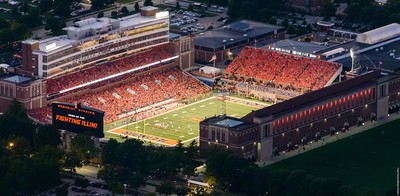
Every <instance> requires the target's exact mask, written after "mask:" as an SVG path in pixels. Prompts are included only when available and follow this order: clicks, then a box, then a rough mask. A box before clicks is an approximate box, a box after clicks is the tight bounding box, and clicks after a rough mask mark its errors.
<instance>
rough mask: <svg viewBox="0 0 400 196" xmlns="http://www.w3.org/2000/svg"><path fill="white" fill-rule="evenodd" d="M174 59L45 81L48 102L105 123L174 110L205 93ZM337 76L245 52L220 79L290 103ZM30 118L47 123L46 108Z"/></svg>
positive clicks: (161, 56) (318, 66) (166, 53)
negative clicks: (75, 106) (74, 106)
mask: <svg viewBox="0 0 400 196" xmlns="http://www.w3.org/2000/svg"><path fill="white" fill-rule="evenodd" d="M172 56H173V52H172V51H170V50H169V49H168V47H167V46H166V45H161V46H156V47H152V48H150V49H146V50H143V51H138V52H136V53H135V54H133V55H131V56H125V57H123V58H120V59H117V60H114V61H110V62H105V63H101V64H98V65H95V66H92V67H88V68H85V69H82V70H79V71H75V72H71V73H68V74H65V75H63V76H60V77H55V78H49V79H47V93H48V97H47V99H48V100H49V101H53V100H54V101H65V102H80V103H82V104H83V105H84V106H89V107H93V108H96V109H99V110H102V111H105V117H104V122H105V123H110V122H114V121H116V120H119V119H122V118H126V117H133V118H134V119H136V120H137V119H143V118H147V117H151V116H154V115H155V114H158V113H160V112H163V111H165V110H169V109H171V108H175V107H178V106H179V105H180V102H179V100H182V99H188V98H195V97H198V96H201V95H203V94H204V93H205V92H207V91H209V88H208V87H207V86H206V85H204V84H203V83H202V82H200V81H199V80H197V79H195V78H194V77H193V76H191V75H189V74H187V73H186V72H183V71H181V70H179V69H178V68H176V67H173V66H168V65H169V64H171V62H172V60H173V59H170V58H171V57H172ZM165 59H170V61H163V60H165ZM155 62H159V63H158V64H156V63H155ZM172 64H173V63H172ZM147 65H152V66H147ZM340 71H341V65H339V64H336V63H330V62H326V61H321V60H316V59H309V58H304V57H299V56H292V55H287V54H282V53H278V52H273V51H270V50H264V49H256V48H250V47H246V48H244V49H243V51H242V52H241V53H240V55H239V56H238V57H237V58H235V59H234V61H233V62H232V63H231V64H230V65H229V66H228V67H227V68H226V70H225V72H224V77H225V79H227V80H229V81H234V82H235V87H236V88H238V89H239V88H248V89H253V90H255V91H262V92H268V93H269V94H272V95H274V96H281V97H287V98H290V97H295V96H298V95H300V94H302V93H303V92H306V91H309V90H316V89H319V88H322V87H324V86H326V85H329V83H332V82H333V79H335V78H336V77H337V76H338V74H340ZM249 78H250V79H251V80H250V82H249ZM121 81H123V82H121ZM289 87H290V88H289ZM29 114H30V116H32V117H33V118H35V119H37V120H38V121H40V122H47V123H49V122H51V117H50V116H51V109H50V108H49V107H47V108H46V107H44V108H41V109H33V110H30V111H29Z"/></svg>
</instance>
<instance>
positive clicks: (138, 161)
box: [115, 139, 148, 173]
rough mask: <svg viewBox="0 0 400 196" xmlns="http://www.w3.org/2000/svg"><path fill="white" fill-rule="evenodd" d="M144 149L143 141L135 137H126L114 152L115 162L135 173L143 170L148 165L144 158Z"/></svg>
mask: <svg viewBox="0 0 400 196" xmlns="http://www.w3.org/2000/svg"><path fill="white" fill-rule="evenodd" d="M143 157H146V149H145V147H144V146H143V142H142V141H140V140H136V139H127V140H125V141H124V142H123V143H122V144H119V146H118V149H117V151H116V152H115V164H117V165H120V166H124V167H128V168H130V169H132V170H133V171H136V172H137V173H140V171H145V170H146V168H147V167H148V165H147V163H146V160H145V159H144V158H143Z"/></svg>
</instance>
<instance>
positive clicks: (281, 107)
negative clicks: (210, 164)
mask: <svg viewBox="0 0 400 196" xmlns="http://www.w3.org/2000/svg"><path fill="white" fill-rule="evenodd" d="M399 102H400V76H399V75H398V74H397V73H394V72H391V71H384V70H379V69H378V70H372V71H370V72H369V73H366V74H364V75H361V76H358V77H356V78H353V79H350V80H346V81H343V82H340V83H336V84H333V85H331V86H328V87H325V88H321V89H319V90H316V91H312V92H310V93H306V94H303V95H300V96H297V97H294V98H292V99H289V100H287V101H283V102H280V103H277V104H275V105H272V106H269V107H266V108H263V109H260V110H257V111H253V112H251V113H249V114H248V115H246V116H244V117H243V118H241V119H236V118H232V117H229V119H231V121H235V122H237V123H236V124H235V126H229V124H228V125H227V124H224V123H219V122H221V121H224V119H225V117H224V116H222V117H211V118H208V119H205V120H204V121H202V122H200V149H201V152H203V153H204V154H208V153H209V152H210V151H211V150H212V149H213V148H215V147H223V148H224V149H231V150H232V151H233V152H235V153H237V154H239V155H242V156H244V157H246V158H249V159H254V160H260V161H264V160H267V159H269V158H270V157H271V156H272V151H273V149H274V148H277V150H279V151H286V150H288V149H287V146H288V144H289V143H290V144H292V145H293V146H300V145H301V140H302V138H303V137H306V138H307V139H308V140H309V141H311V140H314V139H315V135H316V133H317V132H318V133H319V134H321V136H325V135H329V134H330V132H331V131H335V132H336V131H339V130H342V128H343V127H344V125H345V123H346V124H348V125H349V126H356V125H360V123H362V122H364V121H369V120H371V118H374V119H375V118H376V119H377V120H380V119H384V118H387V116H388V115H389V114H390V113H391V112H393V111H396V110H398V109H399ZM241 125H246V126H241ZM222 135H225V137H222ZM227 136H229V137H227ZM231 137H232V138H231Z"/></svg>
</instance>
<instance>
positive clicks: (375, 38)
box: [356, 23, 400, 45]
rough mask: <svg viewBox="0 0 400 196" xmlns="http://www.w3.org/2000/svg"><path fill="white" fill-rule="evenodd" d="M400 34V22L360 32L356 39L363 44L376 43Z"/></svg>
mask: <svg viewBox="0 0 400 196" xmlns="http://www.w3.org/2000/svg"><path fill="white" fill-rule="evenodd" d="M399 35H400V24H398V23H392V24H389V25H386V26H383V27H379V28H377V29H374V30H371V31H367V32H365V33H361V34H359V35H358V36H357V39H356V41H357V42H358V43H363V44H370V45H371V44H376V43H379V42H382V41H386V40H388V39H391V38H394V37H397V36H399Z"/></svg>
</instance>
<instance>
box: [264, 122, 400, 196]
mask: <svg viewBox="0 0 400 196" xmlns="http://www.w3.org/2000/svg"><path fill="white" fill-rule="evenodd" d="M399 127H400V120H396V121H393V122H390V123H388V124H385V125H382V126H379V127H375V128H373V129H370V130H368V131H365V132H362V133H359V134H357V135H354V136H351V137H348V138H345V139H342V140H339V141H337V142H334V143H332V144H329V145H326V146H323V147H320V148H317V149H315V150H312V151H310V152H307V153H303V154H300V155H297V156H295V157H292V158H288V159H286V160H283V161H281V162H278V163H276V164H273V165H270V166H269V167H271V168H277V169H278V168H279V169H290V170H295V169H299V170H305V171H307V172H309V173H310V174H313V175H316V176H319V177H329V178H338V179H341V180H342V181H343V182H344V183H345V184H346V185H350V186H351V187H353V188H354V190H356V191H357V192H358V193H362V192H363V191H366V190H367V189H370V190H374V191H376V192H377V193H378V195H384V194H385V192H386V191H387V190H389V189H393V188H395V187H396V180H397V175H398V174H397V169H398V168H399V167H400V142H399V139H400V129H399Z"/></svg>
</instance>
